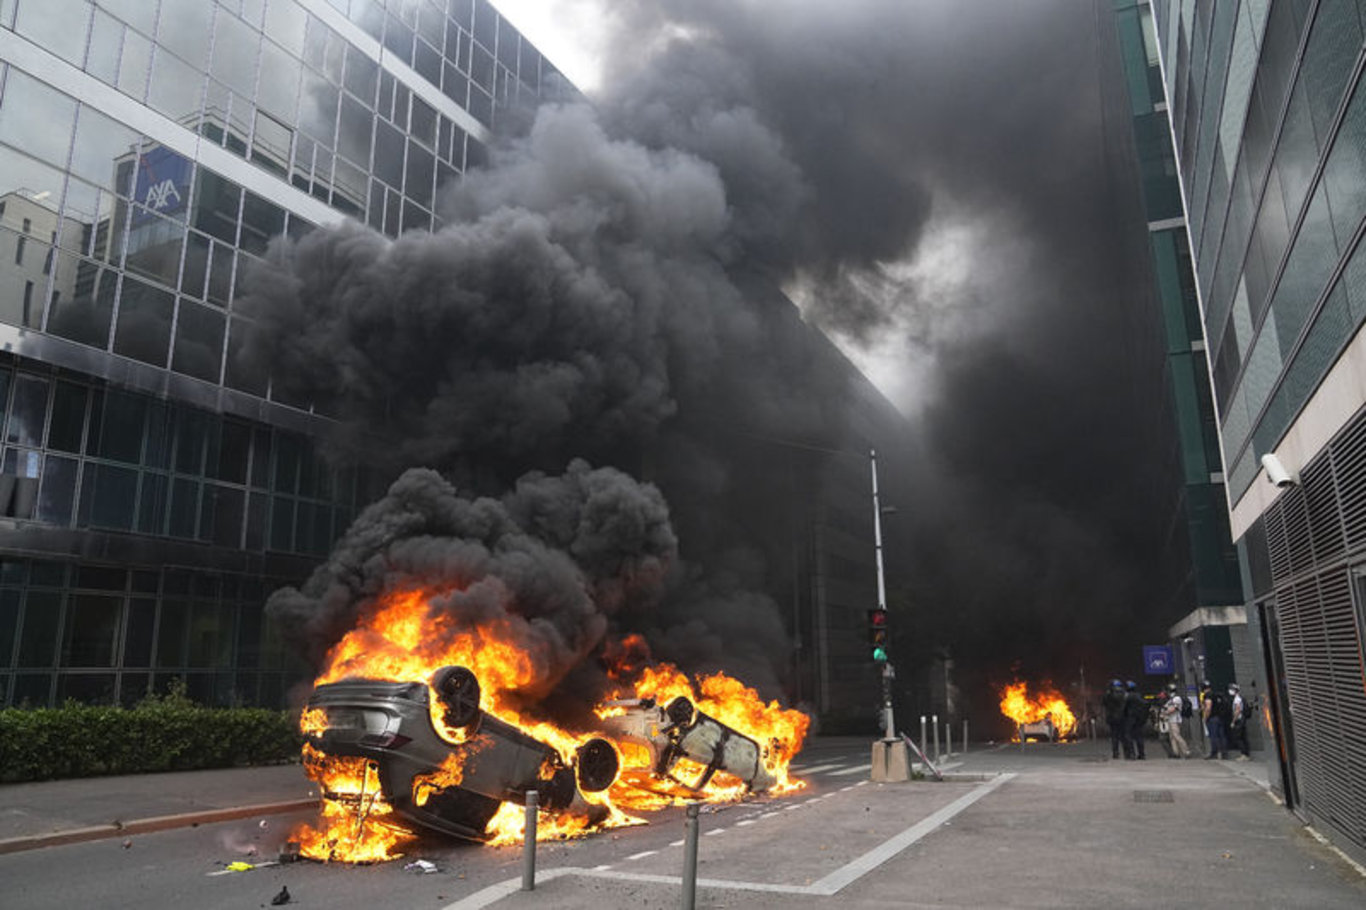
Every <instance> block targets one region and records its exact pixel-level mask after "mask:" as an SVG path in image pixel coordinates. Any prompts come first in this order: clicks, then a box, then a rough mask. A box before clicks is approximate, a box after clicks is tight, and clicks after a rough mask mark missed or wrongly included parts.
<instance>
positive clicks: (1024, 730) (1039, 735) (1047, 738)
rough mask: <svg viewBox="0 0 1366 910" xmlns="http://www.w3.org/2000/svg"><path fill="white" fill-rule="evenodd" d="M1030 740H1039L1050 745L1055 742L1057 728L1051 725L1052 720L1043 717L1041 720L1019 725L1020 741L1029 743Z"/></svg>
mask: <svg viewBox="0 0 1366 910" xmlns="http://www.w3.org/2000/svg"><path fill="white" fill-rule="evenodd" d="M1031 739H1041V740H1043V741H1044V742H1050V743H1055V742H1057V741H1058V728H1057V727H1055V726H1054V725H1053V718H1051V717H1049V716H1047V715H1045V716H1044V718H1043V719H1042V720H1036V721H1032V722H1030V723H1025V724H1020V741H1021V742H1029V741H1030V740H1031Z"/></svg>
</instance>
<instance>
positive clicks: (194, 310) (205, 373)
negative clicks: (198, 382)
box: [171, 300, 226, 383]
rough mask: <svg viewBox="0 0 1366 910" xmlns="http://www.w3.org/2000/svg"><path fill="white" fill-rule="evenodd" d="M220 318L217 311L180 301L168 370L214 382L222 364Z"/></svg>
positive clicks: (221, 325) (222, 329)
mask: <svg viewBox="0 0 1366 910" xmlns="http://www.w3.org/2000/svg"><path fill="white" fill-rule="evenodd" d="M225 321H226V320H225V317H224V315H223V314H222V313H221V312H219V311H218V310H214V309H210V308H209V307H203V306H199V305H198V304H194V303H190V302H189V301H188V300H182V301H181V302H180V316H179V318H178V319H177V320H176V341H175V356H174V357H173V359H172V361H171V369H173V370H175V371H176V372H177V373H184V374H185V375H187V376H194V377H196V378H198V379H203V380H205V381H207V382H213V383H217V382H218V374H219V371H220V368H221V366H222V362H223V332H224V324H225Z"/></svg>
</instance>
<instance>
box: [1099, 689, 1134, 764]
mask: <svg viewBox="0 0 1366 910" xmlns="http://www.w3.org/2000/svg"><path fill="white" fill-rule="evenodd" d="M1101 706H1102V707H1103V708H1104V709H1105V723H1106V724H1107V725H1109V727H1110V753H1111V757H1112V758H1119V750H1120V747H1123V749H1124V757H1125V758H1133V757H1134V756H1133V747H1132V746H1130V745H1129V739H1128V737H1127V736H1126V735H1125V733H1126V728H1125V723H1124V685H1123V683H1121V682H1120V681H1119V680H1117V679H1112V680H1110V688H1108V689H1106V690H1105V695H1104V696H1103V697H1102V698H1101Z"/></svg>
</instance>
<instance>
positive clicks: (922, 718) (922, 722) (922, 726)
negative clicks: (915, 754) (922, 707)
mask: <svg viewBox="0 0 1366 910" xmlns="http://www.w3.org/2000/svg"><path fill="white" fill-rule="evenodd" d="M925 748H926V743H925V715H923V714H922V715H920V754H921V755H923V756H925V757H926V758H929V756H930V753H928V752H926V751H925Z"/></svg>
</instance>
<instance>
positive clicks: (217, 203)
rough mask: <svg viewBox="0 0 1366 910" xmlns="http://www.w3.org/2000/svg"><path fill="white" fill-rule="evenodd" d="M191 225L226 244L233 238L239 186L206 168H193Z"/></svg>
mask: <svg viewBox="0 0 1366 910" xmlns="http://www.w3.org/2000/svg"><path fill="white" fill-rule="evenodd" d="M194 196H195V206H194V213H195V214H194V226H195V227H197V228H199V229H200V230H202V231H204V232H205V233H207V234H210V235H211V236H214V237H217V238H218V239H219V240H222V241H224V242H225V243H228V244H235V243H236V242H237V216H238V213H239V211H240V210H241V198H242V189H241V187H239V186H238V185H237V184H235V183H233V182H232V181H231V180H225V179H224V178H222V177H220V176H218V175H217V174H215V173H213V172H212V171H210V170H208V169H207V168H202V167H201V168H198V169H197V170H196V172H195V191H194Z"/></svg>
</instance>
